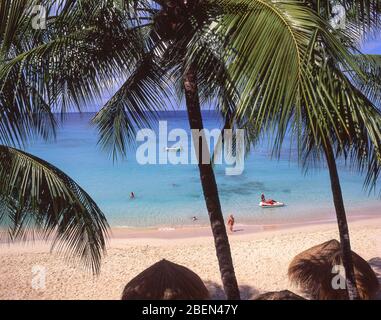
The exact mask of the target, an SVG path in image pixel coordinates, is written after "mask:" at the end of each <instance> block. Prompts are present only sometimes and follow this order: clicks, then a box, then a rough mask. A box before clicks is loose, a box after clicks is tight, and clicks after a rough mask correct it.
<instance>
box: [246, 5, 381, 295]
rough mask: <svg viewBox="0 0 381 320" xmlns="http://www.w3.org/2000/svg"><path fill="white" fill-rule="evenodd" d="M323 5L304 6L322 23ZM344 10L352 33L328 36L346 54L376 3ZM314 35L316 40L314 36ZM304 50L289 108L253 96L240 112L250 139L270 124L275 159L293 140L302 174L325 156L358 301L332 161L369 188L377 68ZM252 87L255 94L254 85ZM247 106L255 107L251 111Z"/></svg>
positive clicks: (376, 136)
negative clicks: (360, 176)
mask: <svg viewBox="0 0 381 320" xmlns="http://www.w3.org/2000/svg"><path fill="white" fill-rule="evenodd" d="M344 2H345V1H344ZM326 4H327V3H326V2H321V3H320V2H314V1H311V2H310V5H311V7H313V8H314V9H315V10H316V13H317V14H318V13H319V14H320V15H321V16H322V17H323V18H324V19H326V20H328V16H325V14H326V13H327V12H328V13H329V8H327V7H325V5H326ZM319 5H321V6H319ZM345 5H346V6H347V9H348V10H349V12H350V13H351V15H348V17H347V18H348V25H347V28H348V29H349V30H350V31H351V32H352V34H350V33H348V32H347V30H346V31H335V30H331V32H332V33H333V34H334V35H335V37H336V38H337V39H338V40H339V41H340V42H342V43H343V44H344V45H345V46H346V47H347V49H349V51H347V52H346V53H345V51H341V53H344V54H345V55H347V54H348V52H350V51H351V52H358V49H357V48H356V46H355V44H356V40H358V38H359V37H360V35H361V34H362V33H364V32H365V31H367V32H370V31H372V28H373V27H374V26H375V25H376V24H377V19H378V18H379V12H380V7H379V5H380V3H379V2H377V1H370V2H363V1H346V2H345ZM370 9H373V10H370ZM353 35H354V37H353ZM314 36H316V37H319V36H321V35H319V33H318V32H317V33H316V34H315V35H314ZM354 38H355V39H354ZM245 41H247V39H245ZM310 50H311V51H310V53H309V56H308V59H311V62H312V63H311V64H309V65H308V68H311V69H310V70H308V71H307V70H306V71H307V72H306V74H308V75H309V78H308V79H307V78H305V79H303V80H302V81H301V82H299V83H298V86H297V87H299V88H298V89H297V90H298V91H297V93H296V95H295V97H294V98H293V99H294V102H293V103H294V104H293V105H291V104H290V105H284V107H283V108H282V109H281V110H274V108H273V105H272V103H273V100H265V101H266V105H265V104H263V103H262V101H258V97H261V99H265V97H264V96H263V95H261V94H258V95H257V94H254V95H253V98H251V99H249V101H248V105H247V106H243V107H241V109H242V111H241V112H242V113H247V114H248V117H250V119H251V124H252V125H253V127H254V129H252V130H253V132H255V134H256V135H258V134H259V131H261V130H267V129H268V128H269V125H268V123H273V124H274V125H273V128H272V129H274V130H276V131H277V138H276V142H275V152H276V154H277V155H279V151H280V148H281V146H282V142H283V138H284V136H285V134H286V133H287V131H291V132H292V133H293V134H294V135H295V136H296V137H297V139H298V146H299V150H300V154H301V155H302V156H303V157H302V158H303V159H302V160H303V165H304V166H305V168H306V169H307V168H308V166H309V164H310V163H311V161H312V162H317V161H319V160H320V159H321V157H322V156H323V157H325V159H326V163H327V165H328V170H329V174H330V180H331V189H332V195H333V202H334V206H335V211H336V217H337V222H338V227H339V234H340V240H341V241H340V242H341V251H342V263H343V266H344V268H345V272H346V282H347V291H348V297H349V298H350V299H358V298H359V295H358V290H357V287H356V281H355V277H354V269H353V262H352V257H351V246H350V239H349V228H348V223H347V219H346V213H345V207H344V201H343V196H342V191H341V186H340V180H339V175H338V171H337V165H336V157H342V158H344V159H346V160H347V159H348V160H349V163H350V164H351V165H352V166H353V167H355V168H356V169H358V170H359V171H360V172H366V173H367V175H366V179H365V185H366V186H372V187H374V186H375V183H376V181H377V179H378V176H379V171H380V164H381V153H380V150H381V149H380V146H381V131H380V130H381V113H380V111H379V110H378V109H377V108H376V106H375V105H374V104H373V103H372V102H371V100H372V101H379V97H380V95H379V93H380V91H379V88H380V87H379V86H380V81H379V64H378V63H377V62H378V61H376V60H378V59H377V58H375V57H366V56H364V55H361V54H359V55H355V56H352V57H348V56H343V55H341V53H340V54H337V52H332V51H331V52H330V50H331V49H328V46H326V43H325V44H324V45H322V44H321V43H319V41H318V42H317V44H315V46H314V47H310ZM343 58H344V59H343ZM356 60H357V62H356ZM258 88H259V89H260V90H261V88H260V86H258ZM254 90H255V89H254ZM255 99H257V100H255ZM253 105H255V106H256V107H255V108H253ZM280 112H281V113H282V114H281V115H280ZM290 128H292V129H290ZM289 129H290V130H289Z"/></svg>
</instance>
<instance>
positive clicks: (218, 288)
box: [204, 281, 259, 300]
mask: <svg viewBox="0 0 381 320" xmlns="http://www.w3.org/2000/svg"><path fill="white" fill-rule="evenodd" d="M204 283H205V286H206V287H207V288H208V290H209V293H210V298H211V299H212V300H225V299H226V296H225V292H224V289H223V288H222V285H220V284H218V283H216V282H213V281H205V282H204ZM239 291H240V293H241V299H242V300H248V299H252V298H253V297H254V296H256V295H258V294H259V291H258V290H257V289H255V288H253V287H251V286H247V285H241V286H239Z"/></svg>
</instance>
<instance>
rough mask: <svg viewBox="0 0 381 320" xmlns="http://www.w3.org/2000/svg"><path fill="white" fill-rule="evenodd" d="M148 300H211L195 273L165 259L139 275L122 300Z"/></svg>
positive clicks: (127, 287)
mask: <svg viewBox="0 0 381 320" xmlns="http://www.w3.org/2000/svg"><path fill="white" fill-rule="evenodd" d="M147 299H153V300H182V299H183V300H194V299H209V292H208V289H207V288H206V287H205V285H204V283H203V282H202V280H201V279H200V277H199V276H198V275H197V274H195V273H194V272H193V271H191V270H189V269H188V268H186V267H183V266H181V265H178V264H176V263H173V262H170V261H167V260H164V259H163V260H161V261H159V262H157V263H155V264H153V265H152V266H150V267H149V268H148V269H146V270H144V271H143V272H141V273H139V274H138V275H137V276H136V277H135V278H133V279H132V280H131V281H130V282H129V283H127V285H126V287H125V288H124V291H123V295H122V300H147Z"/></svg>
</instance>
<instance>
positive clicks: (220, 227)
mask: <svg viewBox="0 0 381 320" xmlns="http://www.w3.org/2000/svg"><path fill="white" fill-rule="evenodd" d="M196 70H197V68H196V66H195V65H191V66H190V67H189V68H188V70H187V71H186V72H185V74H184V90H185V98H186V105H187V111H188V119H189V124H190V128H191V129H197V130H202V129H204V126H203V122H202V116H201V109H200V101H199V96H198V87H197V72H196ZM195 139H196V137H195V136H194V142H195V145H194V147H195V153H196V156H197V157H198V168H199V171H200V178H201V184H202V190H203V193H204V198H205V203H206V207H207V210H208V214H209V220H210V225H211V228H212V232H213V237H214V244H215V246H216V254H217V259H218V264H219V268H220V272H221V279H222V284H223V286H224V290H225V294H226V297H227V299H229V300H239V299H240V293H239V289H238V284H237V279H236V277H235V273H234V267H233V260H232V257H231V252H230V245H229V239H228V235H227V233H226V228H225V223H224V217H223V215H222V211H221V204H220V199H219V196H218V189H217V184H216V178H215V176H214V172H213V168H212V165H211V163H210V161H209V163H204V162H205V161H202V159H209V160H210V153H209V150H207V148H205V144H204V143H206V139H205V135H204V134H202V135H201V140H202V141H199V147H198V150H197V144H196V141H195ZM197 139H199V136H197ZM203 144H204V148H203V146H202V145H203ZM206 157H207V158H206Z"/></svg>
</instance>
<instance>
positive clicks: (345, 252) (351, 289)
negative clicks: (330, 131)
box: [324, 142, 360, 300]
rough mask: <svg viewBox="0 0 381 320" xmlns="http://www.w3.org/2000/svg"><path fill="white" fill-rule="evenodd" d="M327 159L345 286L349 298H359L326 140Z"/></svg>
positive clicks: (340, 199) (344, 221)
mask: <svg viewBox="0 0 381 320" xmlns="http://www.w3.org/2000/svg"><path fill="white" fill-rule="evenodd" d="M324 152H325V156H326V159H327V164H328V169H329V175H330V178H331V189H332V195H333V203H334V205H335V210H336V218H337V223H338V226H339V233H340V246H341V259H342V262H343V266H344V269H345V278H346V288H347V292H348V297H349V299H350V300H357V299H359V298H360V297H359V293H358V290H357V286H356V278H355V273H354V267H353V259H352V252H351V243H350V240H349V229H348V223H347V217H346V213H345V207H344V201H343V195H342V192H341V186H340V179H339V174H338V172H337V167H336V160H335V155H334V153H333V150H332V146H331V145H330V144H329V143H328V142H327V143H326V146H325V147H324Z"/></svg>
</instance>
